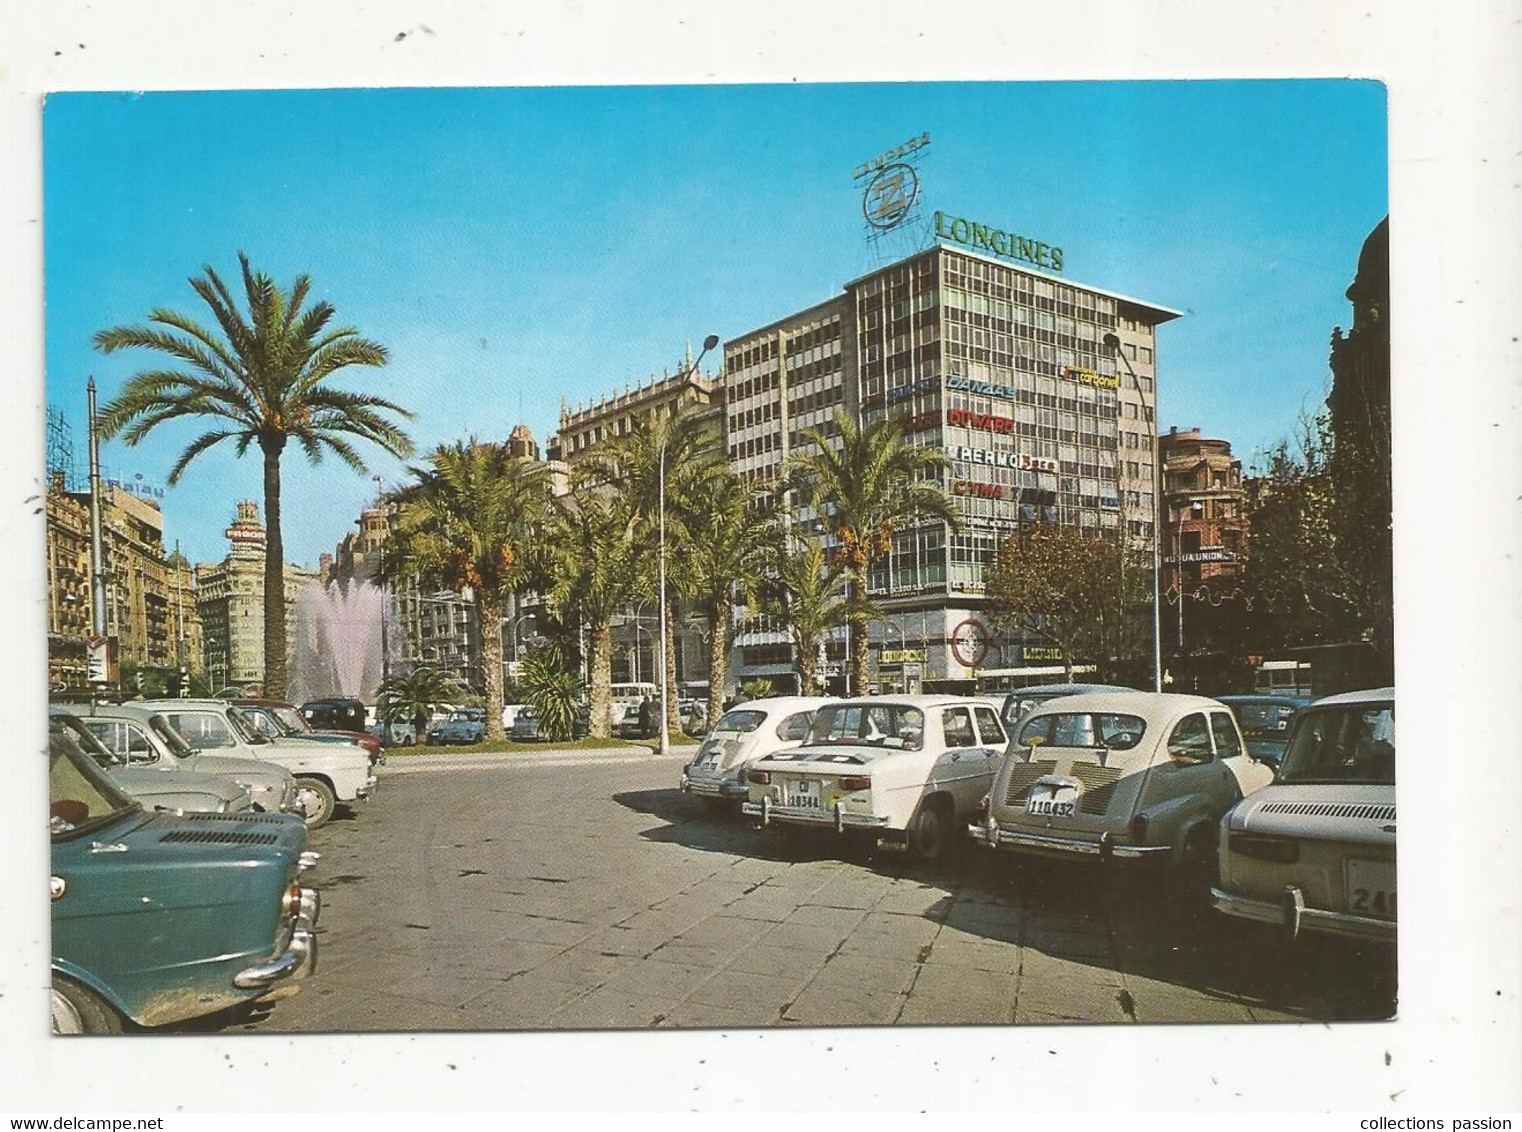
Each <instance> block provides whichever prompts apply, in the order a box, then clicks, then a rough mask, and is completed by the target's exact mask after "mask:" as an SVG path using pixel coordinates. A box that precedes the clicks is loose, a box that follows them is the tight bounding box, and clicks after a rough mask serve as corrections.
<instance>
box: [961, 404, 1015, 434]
mask: <svg viewBox="0 0 1522 1132" xmlns="http://www.w3.org/2000/svg"><path fill="white" fill-rule="evenodd" d="M946 423H947V424H948V425H951V426H952V427H953V428H978V429H982V430H983V431H984V432H998V433H1003V434H1004V435H1006V436H1008V435H1011V434H1013V433H1014V431H1015V421H1014V418H1013V417H1000V416H995V415H994V414H993V413H974V412H973V411H972V410H970V409H948V410H947V411H946Z"/></svg>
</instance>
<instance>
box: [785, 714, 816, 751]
mask: <svg viewBox="0 0 1522 1132" xmlns="http://www.w3.org/2000/svg"><path fill="white" fill-rule="evenodd" d="M813 721H814V713H813V712H811V711H800V712H798V713H797V714H796V715H790V716H788V717H787V718H786V719H784V720H783V721H782V722H781V723H779V724H778V725H777V738H779V739H781V740H783V741H784V742H788V743H795V742H797V741H798V740H800V739H807V738H808V737H809V725H810V724H811V723H813Z"/></svg>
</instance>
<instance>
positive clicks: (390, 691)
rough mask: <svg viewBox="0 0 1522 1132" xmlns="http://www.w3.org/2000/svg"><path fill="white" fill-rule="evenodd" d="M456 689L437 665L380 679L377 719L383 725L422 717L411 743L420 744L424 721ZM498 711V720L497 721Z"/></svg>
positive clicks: (452, 696) (425, 731)
mask: <svg viewBox="0 0 1522 1132" xmlns="http://www.w3.org/2000/svg"><path fill="white" fill-rule="evenodd" d="M458 694H459V689H458V688H457V687H456V686H455V685H454V684H453V683H452V682H451V681H450V680H449V679H448V678H447V677H446V676H445V675H444V674H443V673H442V672H440V671H439V670H438V669H437V668H414V669H413V670H412V671H411V672H403V673H398V674H397V675H395V676H391V677H388V678H387V679H385V680H383V681H381V686H380V721H381V722H382V723H384V724H386V725H387V726H390V725H391V724H393V723H396V722H397V721H398V720H400V721H401V722H403V723H415V722H416V721H417V720H419V719H422V720H424V721H425V723H424V726H422V727H419V728H418V729H417V734H416V735H415V736H413V740H412V741H413V743H414V744H415V745H416V746H419V747H421V746H422V745H423V744H424V743H425V742H426V741H427V738H428V728H427V724H426V720H427V719H428V718H429V717H430V716H431V715H432V714H433V711H434V709H435V708H437V707H438V706H439V705H440V704H447V703H451V702H453V701H454V699H455V697H456V696H457V695H458ZM500 722H501V719H500V713H499V718H498V723H499V724H500Z"/></svg>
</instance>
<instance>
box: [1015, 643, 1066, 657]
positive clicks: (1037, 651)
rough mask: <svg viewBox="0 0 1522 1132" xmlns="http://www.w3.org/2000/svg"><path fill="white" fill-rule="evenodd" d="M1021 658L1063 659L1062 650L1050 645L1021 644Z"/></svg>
mask: <svg viewBox="0 0 1522 1132" xmlns="http://www.w3.org/2000/svg"><path fill="white" fill-rule="evenodd" d="M1020 659H1021V660H1056V661H1060V660H1062V650H1061V649H1058V648H1052V647H1051V646H1049V645H1021V646H1020Z"/></svg>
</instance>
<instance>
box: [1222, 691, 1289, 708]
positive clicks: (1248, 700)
mask: <svg viewBox="0 0 1522 1132" xmlns="http://www.w3.org/2000/svg"><path fill="white" fill-rule="evenodd" d="M1216 699H1218V700H1220V701H1221V702H1222V703H1223V704H1226V705H1228V706H1230V705H1231V704H1285V705H1287V706H1290V707H1304V706H1305V705H1306V704H1308V703H1310V702H1311V701H1310V700H1308V699H1306V698H1305V697H1304V696H1270V695H1264V694H1261V693H1260V694H1258V695H1241V696H1217V697H1216Z"/></svg>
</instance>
